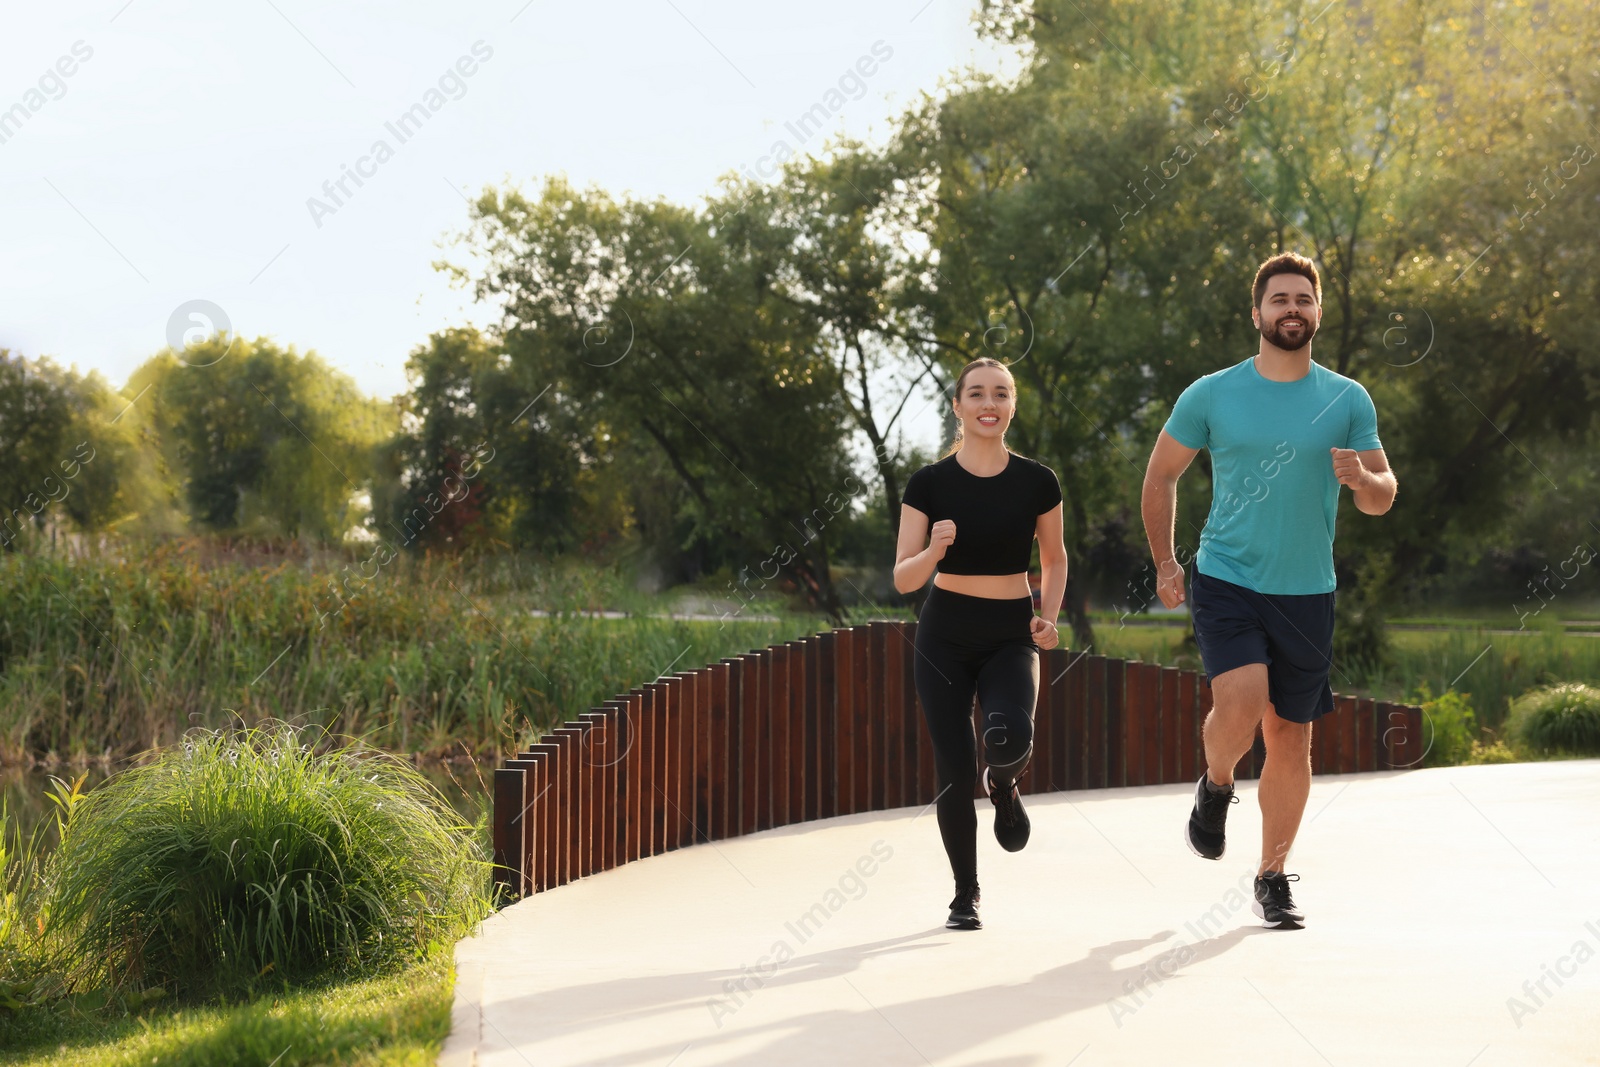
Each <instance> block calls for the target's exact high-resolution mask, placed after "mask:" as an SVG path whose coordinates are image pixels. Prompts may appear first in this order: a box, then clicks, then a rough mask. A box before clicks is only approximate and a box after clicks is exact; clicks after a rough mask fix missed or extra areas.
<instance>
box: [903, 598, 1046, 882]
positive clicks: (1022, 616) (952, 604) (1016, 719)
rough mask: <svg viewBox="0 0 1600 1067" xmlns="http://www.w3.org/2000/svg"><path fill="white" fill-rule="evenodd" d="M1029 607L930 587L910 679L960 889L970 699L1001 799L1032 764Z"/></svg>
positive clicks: (968, 820)
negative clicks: (931, 756) (977, 711)
mask: <svg viewBox="0 0 1600 1067" xmlns="http://www.w3.org/2000/svg"><path fill="white" fill-rule="evenodd" d="M1032 620H1033V598H1032V597H1017V598H1016V599H1014V600H995V599H992V598H989V597H979V596H968V595H967V594H965V593H953V592H951V591H950V590H948V589H942V588H940V587H939V586H937V585H936V586H934V587H933V589H932V590H931V591H930V592H929V593H928V599H927V600H926V601H925V602H924V603H923V605H922V614H921V615H920V616H919V617H918V619H917V640H916V653H917V655H916V667H915V679H916V685H917V698H918V700H919V701H920V702H921V704H922V715H923V718H924V719H925V720H927V723H928V733H929V735H931V736H932V738H933V752H934V762H935V765H936V766H937V768H938V772H939V799H938V811H939V835H940V836H941V837H942V838H944V850H945V852H946V853H947V854H949V856H950V871H951V873H952V874H954V875H955V880H956V888H957V889H958V890H959V889H960V888H961V887H962V886H964V885H971V884H974V883H976V882H977V880H978V812H977V807H976V806H975V804H974V803H973V795H974V793H975V791H976V789H977V783H978V767H977V753H976V745H975V742H974V738H973V726H972V698H973V696H974V694H976V696H977V698H978V705H979V707H980V708H981V709H982V711H983V757H984V762H985V763H986V764H988V766H989V768H990V770H991V771H992V772H993V774H994V778H995V784H996V785H997V786H998V787H1000V788H1002V789H1004V788H1006V787H1008V786H1009V784H1010V783H1011V782H1012V781H1014V780H1015V779H1016V778H1017V777H1018V776H1020V775H1021V774H1022V769H1023V768H1024V767H1025V766H1027V763H1028V757H1029V756H1031V755H1032V754H1033V707H1034V702H1035V700H1036V699H1037V698H1038V695H1039V647H1038V646H1037V645H1035V644H1034V643H1033V634H1032V632H1031V631H1030V630H1029V623H1030V622H1031V621H1032Z"/></svg>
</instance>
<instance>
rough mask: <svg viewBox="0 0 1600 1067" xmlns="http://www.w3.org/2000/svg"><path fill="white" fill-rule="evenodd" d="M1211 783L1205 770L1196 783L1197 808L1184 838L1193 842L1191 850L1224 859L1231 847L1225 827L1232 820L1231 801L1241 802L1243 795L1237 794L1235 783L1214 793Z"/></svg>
mask: <svg viewBox="0 0 1600 1067" xmlns="http://www.w3.org/2000/svg"><path fill="white" fill-rule="evenodd" d="M1207 785H1208V783H1207V780H1206V776H1205V775H1203V774H1202V775H1201V776H1200V781H1198V782H1196V783H1195V787H1194V810H1193V811H1191V812H1190V813H1189V827H1188V829H1187V830H1185V831H1184V834H1183V839H1184V840H1185V841H1187V842H1188V843H1189V851H1190V852H1193V853H1194V854H1195V855H1196V856H1199V857H1200V858H1201V859H1203V860H1220V859H1221V858H1222V852H1223V850H1224V849H1225V848H1226V847H1227V835H1226V834H1225V833H1224V827H1225V826H1226V825H1227V822H1228V805H1229V804H1237V803H1239V798H1238V797H1236V796H1234V795H1233V786H1231V785H1230V786H1229V787H1228V788H1227V789H1226V790H1224V791H1222V792H1220V793H1213V792H1212V791H1211V790H1210V789H1209V788H1207Z"/></svg>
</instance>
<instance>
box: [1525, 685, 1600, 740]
mask: <svg viewBox="0 0 1600 1067" xmlns="http://www.w3.org/2000/svg"><path fill="white" fill-rule="evenodd" d="M1507 726H1508V728H1509V732H1510V733H1511V735H1512V737H1513V738H1514V739H1515V740H1516V741H1519V742H1521V743H1522V744H1524V745H1526V746H1527V747H1528V748H1530V749H1532V750H1533V751H1535V752H1537V753H1539V754H1540V755H1546V756H1600V689H1596V688H1595V687H1594V686H1591V685H1584V684H1583V683H1582V682H1566V683H1562V684H1560V685H1551V686H1545V687H1543V688H1540V689H1535V690H1533V691H1532V692H1528V693H1524V694H1523V695H1522V696H1520V697H1518V698H1517V699H1516V700H1514V701H1513V702H1512V704H1511V716H1510V719H1509V721H1508V723H1507Z"/></svg>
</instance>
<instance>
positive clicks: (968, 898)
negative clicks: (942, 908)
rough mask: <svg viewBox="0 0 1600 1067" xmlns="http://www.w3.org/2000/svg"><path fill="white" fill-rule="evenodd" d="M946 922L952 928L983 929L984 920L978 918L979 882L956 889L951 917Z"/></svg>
mask: <svg viewBox="0 0 1600 1067" xmlns="http://www.w3.org/2000/svg"><path fill="white" fill-rule="evenodd" d="M944 924H945V926H947V927H949V928H950V929H952V930H982V929H983V922H982V920H980V919H979V918H978V883H977V882H973V883H972V884H971V885H967V886H961V887H959V888H958V889H957V890H956V898H955V899H954V900H952V901H951V902H950V918H948V919H946V920H945V921H944Z"/></svg>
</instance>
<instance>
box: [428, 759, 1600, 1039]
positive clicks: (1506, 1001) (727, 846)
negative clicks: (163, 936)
mask: <svg viewBox="0 0 1600 1067" xmlns="http://www.w3.org/2000/svg"><path fill="white" fill-rule="evenodd" d="M1240 794H1241V802H1240V803H1239V804H1238V805H1236V806H1235V807H1234V808H1233V814H1232V816H1231V819H1230V831H1231V833H1230V842H1231V844H1230V848H1229V852H1228V854H1227V855H1226V856H1225V857H1224V858H1223V859H1222V860H1221V861H1219V862H1215V863H1208V862H1205V861H1203V860H1200V859H1197V858H1195V857H1194V856H1193V855H1191V854H1190V853H1189V852H1188V850H1187V849H1186V848H1185V847H1184V844H1183V842H1182V839H1181V826H1182V824H1183V822H1184V819H1185V818H1186V816H1187V813H1188V809H1189V803H1190V800H1189V797H1190V795H1191V790H1190V789H1188V788H1186V787H1183V786H1154V787H1146V788H1137V789H1115V790H1093V791H1085V792H1071V793H1055V794H1049V795H1045V796H1040V797H1033V798H1029V801H1028V810H1029V812H1030V813H1031V815H1032V818H1033V840H1032V842H1031V843H1030V845H1029V846H1028V848H1027V849H1026V850H1025V851H1023V852H1021V853H1017V854H1014V855H1013V854H1009V853H1005V852H1002V851H1001V850H1000V848H999V846H998V845H996V844H995V842H994V839H993V837H992V836H991V831H990V825H991V823H992V809H990V808H989V807H988V805H987V804H982V805H980V808H979V814H978V820H979V821H978V829H979V856H978V862H979V876H980V879H981V882H982V886H983V905H982V909H981V910H982V915H983V921H984V929H983V930H981V931H976V932H957V931H950V930H946V929H945V928H944V926H943V923H944V917H945V912H946V907H945V906H946V904H947V903H948V901H949V898H950V896H951V890H950V888H949V881H950V876H949V868H948V866H947V864H946V861H945V857H944V853H943V851H942V849H941V848H940V845H939V836H938V828H937V825H936V823H935V821H934V815H933V812H932V811H931V810H929V811H926V812H921V813H919V812H918V811H917V810H915V809H902V810H898V811H892V812H878V813H873V814H870V815H855V816H847V817H844V818H838V819H831V820H827V821H823V822H817V823H808V824H805V825H802V826H792V827H786V828H783V829H780V830H773V831H768V832H765V833H761V834H756V835H752V836H750V837H745V838H738V839H734V840H729V841H720V842H717V843H715V844H714V845H706V844H702V845H697V846H695V847H693V848H688V849H683V850H680V851H677V852H672V853H668V854H666V855H664V856H658V857H654V858H651V859H647V860H644V861H642V862H639V863H633V864H629V865H627V866H624V867H621V868H618V869H617V870H615V871H611V872H608V873H606V874H603V875H599V876H597V877H594V878H590V879H584V880H581V881H578V882H575V883H572V884H571V885H567V886H563V887H562V888H560V889H556V890H553V891H551V892H548V893H542V894H538V895H536V896H534V897H532V898H530V899H528V900H525V901H522V902H521V903H518V904H516V905H514V906H512V907H510V908H507V909H506V910H504V911H503V912H501V913H500V914H498V915H496V916H495V917H494V918H492V919H490V920H489V921H488V922H486V923H485V924H484V925H483V928H482V931H481V933H480V935H479V936H477V937H474V938H471V939H468V940H466V941H463V942H462V943H461V944H460V945H459V946H458V948H457V950H456V959H457V963H458V985H457V992H456V996H457V1002H456V1008H455V1015H454V1020H453V1032H452V1035H451V1038H450V1040H449V1042H448V1043H447V1045H446V1046H445V1052H444V1057H443V1061H442V1062H443V1063H445V1064H447V1065H449V1067H463V1065H469V1064H470V1065H482V1067H529V1065H535V1067H597V1065H600V1064H636V1065H646V1064H649V1065H663V1067H665V1065H668V1064H670V1065H674V1067H700V1065H706V1064H735V1063H738V1064H745V1063H749V1064H763V1065H766V1064H807V1065H812V1064H827V1065H831V1064H858V1063H859V1064H874V1065H878V1064H906V1065H918V1064H939V1065H941V1067H942V1065H946V1064H950V1065H956V1064H966V1065H980V1064H981V1065H984V1067H1032V1065H1039V1067H1044V1065H1051V1067H1066V1065H1068V1064H1071V1065H1073V1067H1096V1065H1101V1064H1138V1065H1148V1064H1169V1063H1170V1064H1190V1063H1195V1064H1200V1063H1225V1062H1226V1063H1239V1064H1247V1063H1267V1064H1272V1065H1273V1067H1293V1065H1299V1064H1307V1065H1313V1067H1328V1065H1337V1067H1346V1065H1350V1067H1363V1065H1369V1064H1404V1065H1407V1067H1414V1065H1415V1067H1423V1065H1433V1064H1437V1065H1440V1067H1469V1065H1470V1067H1495V1065H1503V1064H1516V1065H1538V1067H1544V1065H1553V1064H1600V760H1584V761H1573V762H1557V763H1540V764H1520V765H1508V766H1494V767H1456V768H1443V769H1437V770H1420V771H1409V772H1398V773H1386V774H1359V775H1339V776H1328V777H1322V778H1318V779H1316V781H1315V784H1314V785H1313V787H1312V792H1311V802H1310V804H1309V805H1308V807H1307V809H1306V822H1305V824H1304V826H1303V827H1302V831H1301V834H1300V839H1299V842H1298V844H1297V847H1296V851H1295V854H1294V855H1293V856H1292V857H1291V861H1290V863H1289V869H1290V870H1291V871H1292V872H1296V873H1298V874H1299V875H1300V876H1301V879H1302V880H1301V881H1300V882H1299V883H1298V884H1297V885H1296V899H1297V901H1298V902H1299V903H1300V904H1301V905H1302V907H1303V908H1304V909H1305V911H1306V915H1307V927H1306V929H1304V930H1300V931H1275V930H1263V929H1262V928H1261V927H1260V926H1259V920H1257V919H1256V917H1255V916H1254V915H1253V914H1252V913H1251V911H1250V904H1249V900H1250V897H1249V892H1248V891H1249V887H1250V879H1251V876H1252V875H1253V873H1254V868H1253V862H1252V859H1251V857H1252V854H1253V853H1255V851H1256V847H1257V845H1258V843H1259V835H1260V809H1259V808H1258V807H1257V806H1256V797H1255V785H1254V783H1244V784H1243V785H1242V787H1241V789H1240ZM1241 890H1243V891H1241Z"/></svg>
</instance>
